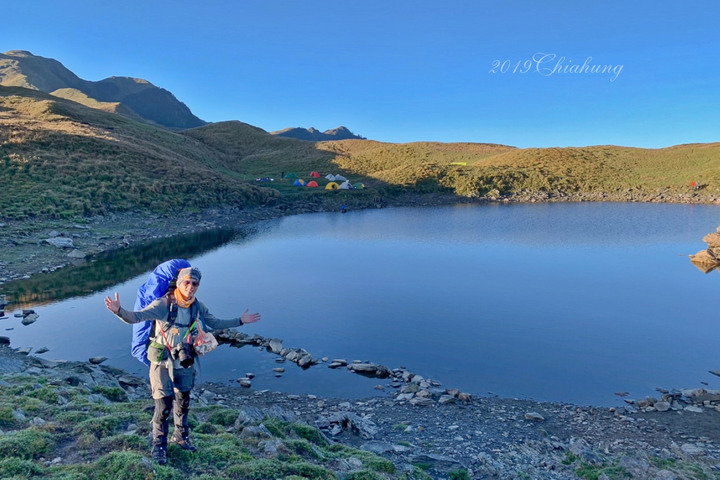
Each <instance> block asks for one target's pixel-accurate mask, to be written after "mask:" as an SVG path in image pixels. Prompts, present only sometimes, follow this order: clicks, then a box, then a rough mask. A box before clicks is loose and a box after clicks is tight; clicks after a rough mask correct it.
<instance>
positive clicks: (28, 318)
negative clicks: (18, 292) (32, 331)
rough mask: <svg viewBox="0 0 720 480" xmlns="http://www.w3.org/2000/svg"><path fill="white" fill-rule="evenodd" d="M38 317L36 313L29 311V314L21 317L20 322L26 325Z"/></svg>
mask: <svg viewBox="0 0 720 480" xmlns="http://www.w3.org/2000/svg"><path fill="white" fill-rule="evenodd" d="M38 318H40V316H39V315H38V314H37V313H35V312H32V313H29V314H27V315H25V316H24V317H23V319H22V322H21V323H22V324H23V325H26V326H27V325H30V324H33V323H35V322H36V321H37V319H38Z"/></svg>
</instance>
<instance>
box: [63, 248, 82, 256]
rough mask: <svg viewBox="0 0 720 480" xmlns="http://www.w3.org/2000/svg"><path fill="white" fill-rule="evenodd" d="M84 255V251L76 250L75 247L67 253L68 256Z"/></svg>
mask: <svg viewBox="0 0 720 480" xmlns="http://www.w3.org/2000/svg"><path fill="white" fill-rule="evenodd" d="M85 256H86V255H85V253H84V252H82V251H80V250H78V249H77V248H76V249H75V250H73V251H72V252H70V253H68V254H67V257H68V258H85Z"/></svg>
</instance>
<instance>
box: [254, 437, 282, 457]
mask: <svg viewBox="0 0 720 480" xmlns="http://www.w3.org/2000/svg"><path fill="white" fill-rule="evenodd" d="M258 447H260V448H261V449H262V451H263V455H265V456H266V457H277V456H278V453H280V452H282V451H287V449H286V448H285V444H284V443H283V442H282V440H280V439H279V438H273V439H271V440H265V441H262V442H260V443H258Z"/></svg>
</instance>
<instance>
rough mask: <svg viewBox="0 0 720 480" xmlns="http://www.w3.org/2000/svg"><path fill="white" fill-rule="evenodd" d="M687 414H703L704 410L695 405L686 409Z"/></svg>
mask: <svg viewBox="0 0 720 480" xmlns="http://www.w3.org/2000/svg"><path fill="white" fill-rule="evenodd" d="M685 411H686V412H692V413H703V412H704V410H703V409H702V408H700V407H696V406H695V405H690V406H688V407H685Z"/></svg>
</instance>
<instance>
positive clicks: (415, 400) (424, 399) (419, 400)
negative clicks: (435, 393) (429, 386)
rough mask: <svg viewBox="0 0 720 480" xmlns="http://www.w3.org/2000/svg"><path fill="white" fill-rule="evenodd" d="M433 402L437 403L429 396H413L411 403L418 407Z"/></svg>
mask: <svg viewBox="0 0 720 480" xmlns="http://www.w3.org/2000/svg"><path fill="white" fill-rule="evenodd" d="M433 403H435V402H433V399H432V398H427V397H413V398H411V399H410V404H411V405H415V406H416V407H427V406H429V405H432V404H433Z"/></svg>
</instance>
